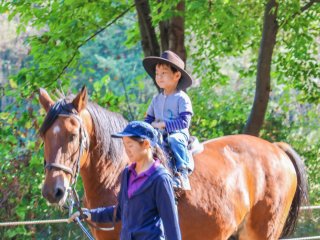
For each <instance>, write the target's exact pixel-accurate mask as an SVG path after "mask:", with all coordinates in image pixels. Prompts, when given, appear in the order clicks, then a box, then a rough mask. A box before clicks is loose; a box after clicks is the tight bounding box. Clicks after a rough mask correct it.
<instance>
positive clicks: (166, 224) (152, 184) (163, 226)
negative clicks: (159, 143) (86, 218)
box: [90, 165, 181, 240]
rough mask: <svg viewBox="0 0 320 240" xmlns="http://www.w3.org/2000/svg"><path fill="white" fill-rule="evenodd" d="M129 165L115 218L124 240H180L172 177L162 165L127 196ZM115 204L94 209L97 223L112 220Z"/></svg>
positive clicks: (124, 174) (124, 175) (124, 172)
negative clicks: (120, 224) (120, 227)
mask: <svg viewBox="0 0 320 240" xmlns="http://www.w3.org/2000/svg"><path fill="white" fill-rule="evenodd" d="M128 182H129V171H128V167H127V168H125V169H124V171H123V173H122V180H121V188H120V192H119V195H118V205H117V214H116V220H117V221H119V220H121V222H122V229H121V237H120V239H121V240H133V239H136V240H162V239H166V240H181V233H180V227H179V221H178V213H177V206H176V205H175V200H174V192H173V188H172V184H171V176H170V174H169V173H168V171H167V170H166V169H165V168H164V167H163V166H162V165H160V166H159V167H157V168H156V170H155V172H154V173H153V174H152V175H151V176H150V177H149V178H148V179H147V180H146V181H145V182H144V184H143V185H142V186H141V187H140V188H139V189H138V190H137V191H136V192H134V193H133V195H132V197H131V198H129V197H128ZM114 207H115V206H110V207H103V208H96V209H91V210H90V213H91V220H92V221H94V222H101V223H102V222H104V223H105V222H112V218H113V211H114Z"/></svg>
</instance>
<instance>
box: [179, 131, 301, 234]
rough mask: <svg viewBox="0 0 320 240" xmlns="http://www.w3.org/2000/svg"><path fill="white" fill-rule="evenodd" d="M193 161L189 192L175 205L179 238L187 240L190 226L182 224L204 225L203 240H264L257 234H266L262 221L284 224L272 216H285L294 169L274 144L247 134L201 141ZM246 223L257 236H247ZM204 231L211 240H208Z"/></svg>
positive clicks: (287, 209) (288, 204) (290, 199)
mask: <svg viewBox="0 0 320 240" xmlns="http://www.w3.org/2000/svg"><path fill="white" fill-rule="evenodd" d="M194 159H195V171H194V173H193V174H192V175H191V177H190V180H191V186H192V191H190V192H188V193H187V194H186V195H185V199H184V200H183V201H181V204H180V205H181V206H180V209H181V211H180V212H181V213H180V214H181V215H183V217H181V220H182V223H181V225H182V228H185V229H184V230H183V232H185V238H184V239H191V238H192V237H191V236H192V227H191V226H189V224H188V223H186V222H183V221H185V219H194V220H195V221H193V224H203V225H204V226H206V227H205V228H203V229H204V231H203V232H202V233H200V235H201V234H202V235H203V236H202V237H205V238H206V239H226V238H225V236H230V235H231V234H232V233H233V232H236V231H238V232H242V235H243V236H246V237H248V238H247V239H256V238H254V237H253V234H261V235H260V239H263V238H261V236H263V235H266V234H269V235H270V233H262V232H261V231H268V229H267V227H265V226H262V224H261V222H262V221H263V222H269V219H265V218H270V219H271V220H270V221H275V222H278V225H279V226H280V225H281V224H282V223H280V221H284V222H285V219H286V214H284V219H283V217H282V218H281V217H279V216H275V211H279V212H281V211H283V212H289V208H290V204H291V201H292V198H293V196H294V193H295V189H296V180H295V179H296V178H295V169H294V166H293V164H292V163H291V161H290V159H289V158H288V156H287V155H286V154H285V153H284V152H283V151H282V150H281V149H280V148H278V147H277V146H276V145H274V144H272V143H270V142H268V141H265V140H263V139H260V138H257V137H253V136H249V135H232V136H225V137H221V138H217V139H213V140H209V141H207V142H205V143H204V151H203V152H201V153H199V154H197V155H195V156H194ZM282 208H284V209H282ZM184 209H186V210H184ZM187 209H188V210H187ZM193 209H196V211H195V212H194V213H190V212H192V210H193ZM184 211H186V212H184ZM188 215H189V216H188ZM274 216H275V217H274ZM272 218H274V219H272ZM248 224H249V225H251V226H252V228H255V229H261V230H259V231H260V232H258V230H255V232H252V231H251V229H249V227H248ZM209 227H210V228H211V229H212V231H211V232H212V233H213V235H212V236H215V237H212V238H210V237H208V236H209V235H208V234H209V233H207V232H208V231H209ZM263 228H265V229H263ZM188 234H190V235H189V236H188ZM198 234H199V233H198ZM193 239H195V238H193ZM199 239H200V238H199ZM202 239H204V238H202ZM257 239H258V238H257ZM265 239H267V238H265Z"/></svg>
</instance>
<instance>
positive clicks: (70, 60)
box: [45, 4, 135, 88]
mask: <svg viewBox="0 0 320 240" xmlns="http://www.w3.org/2000/svg"><path fill="white" fill-rule="evenodd" d="M134 6H135V4H132V5H131V6H130V7H128V8H127V9H126V10H124V11H123V12H122V13H120V14H119V15H118V16H117V17H116V18H115V19H113V20H112V21H111V22H110V23H108V24H107V25H106V26H105V27H103V28H101V29H99V30H98V31H96V32H95V33H94V34H92V35H91V36H90V37H88V38H87V39H86V40H85V41H84V42H82V43H81V44H79V45H78V46H77V47H76V49H75V51H74V54H73V55H72V57H71V58H70V59H69V61H68V62H67V64H66V65H65V66H64V67H63V69H62V70H61V72H60V73H59V74H58V76H57V77H56V79H55V80H54V81H52V82H50V83H48V84H47V85H46V86H45V88H46V87H49V86H51V85H52V84H53V83H54V82H56V81H57V80H58V79H59V78H60V77H61V76H62V74H63V73H64V72H65V71H66V69H67V68H68V67H69V66H70V64H71V62H72V61H73V59H74V58H75V56H76V55H77V52H78V50H79V49H80V48H81V47H82V46H84V45H85V44H86V43H87V42H89V41H90V40H91V39H93V38H94V37H95V36H97V35H98V34H100V33H101V32H103V31H104V30H106V29H107V28H108V27H110V26H111V25H112V24H114V23H115V22H116V21H117V20H118V19H119V18H121V17H122V16H124V15H125V14H126V13H127V12H129V11H130V9H131V8H133V7H134Z"/></svg>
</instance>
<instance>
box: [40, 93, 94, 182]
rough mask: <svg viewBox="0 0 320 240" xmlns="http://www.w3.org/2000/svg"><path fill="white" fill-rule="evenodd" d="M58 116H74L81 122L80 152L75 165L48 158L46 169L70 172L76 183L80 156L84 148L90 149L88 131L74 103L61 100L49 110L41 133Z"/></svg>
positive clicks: (45, 164)
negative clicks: (70, 165) (71, 165)
mask: <svg viewBox="0 0 320 240" xmlns="http://www.w3.org/2000/svg"><path fill="white" fill-rule="evenodd" d="M58 116H64V117H71V116H72V117H74V118H75V119H77V121H78V122H79V124H80V128H79V146H80V149H79V154H78V158H77V161H76V162H75V164H74V165H73V167H72V168H71V167H68V166H65V165H64V164H61V163H46V160H45V159H44V169H48V170H51V169H54V168H55V169H58V170H61V171H64V172H65V173H68V174H70V175H71V185H73V184H75V183H76V182H77V178H78V174H79V172H80V158H81V156H82V153H83V150H84V149H89V138H88V133H87V131H86V130H85V128H84V126H83V122H82V119H81V118H80V117H79V114H78V112H77V111H76V109H75V108H74V106H73V105H72V103H66V101H65V100H64V99H63V100H60V101H58V102H56V103H55V104H54V105H53V106H52V107H51V108H50V110H49V112H48V114H47V116H46V118H45V120H44V122H43V124H42V126H41V128H40V131H39V132H40V134H41V135H42V136H43V135H44V133H45V132H46V131H47V130H48V129H49V127H50V126H51V125H52V124H53V123H54V121H55V120H56V119H57V118H58ZM74 166H76V169H74Z"/></svg>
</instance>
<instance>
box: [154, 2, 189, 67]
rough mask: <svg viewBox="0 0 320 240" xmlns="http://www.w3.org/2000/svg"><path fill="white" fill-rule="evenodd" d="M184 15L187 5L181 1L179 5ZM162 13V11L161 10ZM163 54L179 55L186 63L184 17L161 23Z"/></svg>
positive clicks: (178, 7) (179, 9) (176, 17)
mask: <svg viewBox="0 0 320 240" xmlns="http://www.w3.org/2000/svg"><path fill="white" fill-rule="evenodd" d="M177 9H178V11H180V12H181V13H182V14H183V13H184V11H185V3H184V1H181V2H179V3H178V5H177ZM160 11H161V10H160ZM159 29H160V42H161V52H163V51H165V50H171V51H173V52H175V53H176V54H178V56H179V57H181V59H182V60H183V61H184V62H186V59H187V57H186V48H185V45H184V17H183V16H175V17H173V18H172V19H170V20H166V21H161V22H160V23H159Z"/></svg>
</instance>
